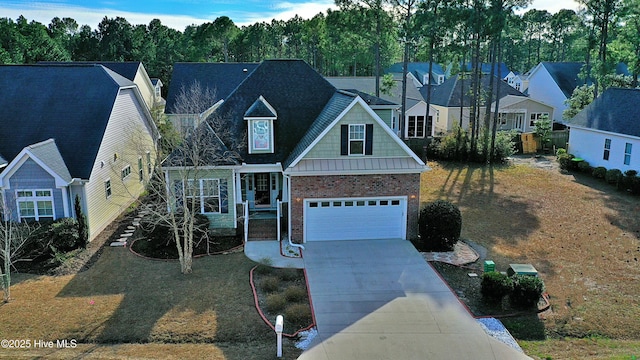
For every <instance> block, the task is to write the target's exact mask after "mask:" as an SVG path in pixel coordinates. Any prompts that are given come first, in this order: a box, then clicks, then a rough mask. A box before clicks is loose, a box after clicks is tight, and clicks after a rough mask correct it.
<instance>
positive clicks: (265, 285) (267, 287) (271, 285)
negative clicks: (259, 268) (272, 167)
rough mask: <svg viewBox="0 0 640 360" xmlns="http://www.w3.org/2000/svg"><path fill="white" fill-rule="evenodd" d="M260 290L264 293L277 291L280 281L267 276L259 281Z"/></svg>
mask: <svg viewBox="0 0 640 360" xmlns="http://www.w3.org/2000/svg"><path fill="white" fill-rule="evenodd" d="M260 288H261V289H262V291H264V292H266V293H272V292H274V291H278V289H279V288H280V279H279V278H277V277H275V276H267V277H265V278H264V279H262V281H260Z"/></svg>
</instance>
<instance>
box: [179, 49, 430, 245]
mask: <svg viewBox="0 0 640 360" xmlns="http://www.w3.org/2000/svg"><path fill="white" fill-rule="evenodd" d="M201 80H202V81H203V82H206V79H201ZM220 118H222V119H224V120H226V121H228V123H229V129H230V130H231V132H232V136H233V137H234V138H235V139H239V140H243V139H244V141H246V149H243V150H242V151H241V153H240V159H236V160H235V161H228V162H223V163H217V162H214V161H212V163H211V164H210V166H209V167H205V168H204V169H205V170H206V171H208V173H207V174H206V175H205V176H204V178H201V179H200V180H201V181H200V182H199V184H200V186H201V187H202V188H201V189H200V194H204V193H205V187H206V188H207V189H211V188H214V189H215V191H208V192H206V193H207V194H208V195H206V196H205V195H202V196H203V197H206V198H203V199H202V201H201V203H209V204H219V205H214V206H210V207H209V208H208V209H205V208H204V207H203V208H201V212H203V213H204V214H205V215H207V217H208V218H209V219H210V223H211V226H212V227H215V228H218V229H225V228H226V229H230V230H234V229H235V228H236V227H237V226H238V220H239V219H240V218H241V216H242V214H243V211H244V210H243V209H244V208H245V207H247V208H248V209H247V210H250V212H251V214H254V213H260V214H263V216H268V215H269V214H273V215H275V214H276V211H277V214H283V215H282V219H281V220H282V221H283V222H285V223H286V224H287V225H286V226H285V229H286V230H285V232H286V233H287V234H288V238H289V240H291V241H294V242H297V243H302V242H307V241H321V240H338V239H339V240H353V239H384V238H397V239H407V238H413V237H416V236H417V220H418V211H419V196H420V174H421V173H422V172H424V171H425V170H426V169H427V167H426V166H425V164H424V162H422V160H420V159H419V158H418V157H417V156H416V155H415V154H414V153H413V152H412V151H411V150H410V149H409V148H408V147H407V146H406V145H405V144H404V143H403V142H402V141H401V140H400V139H399V138H398V137H397V136H396V135H395V134H394V133H393V132H392V131H391V129H390V128H389V126H388V125H387V124H386V123H385V122H384V120H383V119H381V118H380V117H379V116H378V115H377V114H376V112H375V111H374V110H372V108H371V107H370V106H369V105H368V104H367V102H366V101H365V100H363V98H362V97H360V96H358V95H356V94H354V93H351V92H347V91H342V90H337V89H336V88H335V87H334V86H332V85H331V84H330V83H329V82H327V81H326V80H325V79H324V78H323V77H322V76H321V75H319V74H318V73H317V72H316V71H315V70H313V69H312V68H311V67H310V66H309V65H308V64H306V63H305V62H303V61H300V60H267V61H264V62H262V63H261V64H260V65H258V66H257V67H256V68H255V69H254V70H253V71H252V72H250V73H249V74H248V75H247V77H246V79H244V81H242V83H240V85H239V86H238V87H237V88H236V89H235V90H233V91H232V92H231V93H230V94H228V96H226V97H224V98H222V103H221V104H220V105H219V106H218V107H217V108H216V110H215V111H214V112H213V113H212V114H211V115H210V116H209V118H208V119H207V121H208V122H209V121H213V120H214V119H215V120H217V119H220ZM201 126H203V127H205V130H206V129H211V128H213V126H211V127H209V124H202V125H201ZM175 161H178V162H179V161H180V157H173V156H171V157H170V158H169V159H168V161H167V163H169V164H172V163H175ZM174 166H175V165H174ZM181 169H182V167H180V166H175V167H173V168H169V169H168V170H167V177H168V179H169V181H170V182H171V184H172V185H171V187H173V188H174V189H176V191H177V192H178V193H180V191H182V189H183V187H184V184H183V183H182V178H181V177H180V176H179V175H178V174H179V171H180V170H181ZM190 183H192V182H190ZM280 210H282V212H280ZM245 220H246V221H248V227H249V229H251V227H252V222H253V221H256V220H254V216H253V215H251V216H249V218H245ZM273 226H274V227H276V226H279V225H275V223H274V225H273Z"/></svg>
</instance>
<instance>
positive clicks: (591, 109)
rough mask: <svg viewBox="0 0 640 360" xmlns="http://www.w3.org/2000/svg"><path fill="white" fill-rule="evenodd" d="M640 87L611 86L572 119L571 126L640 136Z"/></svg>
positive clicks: (567, 122) (568, 122) (568, 123)
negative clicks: (639, 109)
mask: <svg viewBox="0 0 640 360" xmlns="http://www.w3.org/2000/svg"><path fill="white" fill-rule="evenodd" d="M638 104H640V89H621V88H609V89H607V90H605V91H604V92H603V93H602V94H601V95H600V96H599V97H598V98H596V99H595V100H593V102H592V103H591V104H589V105H588V106H587V107H585V108H584V109H582V111H580V112H579V113H578V114H577V115H576V116H574V117H573V118H572V119H571V120H568V121H565V123H566V124H567V125H569V126H571V125H574V126H579V127H584V128H589V129H594V130H601V131H607V132H612V133H617V134H623V135H630V136H636V137H640V112H638Z"/></svg>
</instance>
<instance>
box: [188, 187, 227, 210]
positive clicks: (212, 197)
mask: <svg viewBox="0 0 640 360" xmlns="http://www.w3.org/2000/svg"><path fill="white" fill-rule="evenodd" d="M184 191H185V200H186V202H187V206H188V207H189V208H190V209H192V210H195V211H197V212H199V213H202V214H213V213H220V180H219V179H201V180H187V181H186V183H185V189H184Z"/></svg>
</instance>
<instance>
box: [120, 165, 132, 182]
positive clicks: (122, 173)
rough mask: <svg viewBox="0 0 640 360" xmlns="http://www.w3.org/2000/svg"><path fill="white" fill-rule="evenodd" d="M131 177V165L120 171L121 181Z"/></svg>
mask: <svg viewBox="0 0 640 360" xmlns="http://www.w3.org/2000/svg"><path fill="white" fill-rule="evenodd" d="M129 175H131V165H127V166H125V167H124V168H123V169H122V170H121V171H120V179H122V180H124V179H126V178H127V177H128V176H129Z"/></svg>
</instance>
